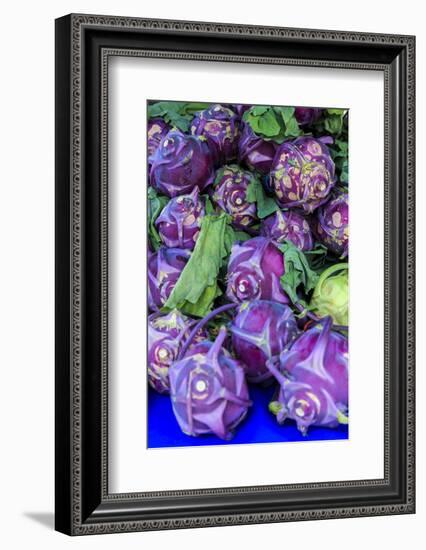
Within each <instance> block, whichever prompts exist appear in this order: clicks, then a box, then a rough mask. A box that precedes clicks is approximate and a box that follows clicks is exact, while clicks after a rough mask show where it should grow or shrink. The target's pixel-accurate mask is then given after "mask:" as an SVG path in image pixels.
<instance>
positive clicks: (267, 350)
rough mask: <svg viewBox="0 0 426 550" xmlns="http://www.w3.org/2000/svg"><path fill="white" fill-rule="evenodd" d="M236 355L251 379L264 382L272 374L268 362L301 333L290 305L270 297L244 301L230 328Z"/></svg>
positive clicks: (251, 380)
mask: <svg viewBox="0 0 426 550" xmlns="http://www.w3.org/2000/svg"><path fill="white" fill-rule="evenodd" d="M230 330H231V332H232V344H233V347H234V351H235V354H236V356H237V357H238V358H239V359H240V360H241V361H242V362H243V364H244V366H245V370H246V374H247V379H248V380H249V381H250V382H263V381H264V380H266V379H268V378H271V377H272V374H271V372H270V371H269V370H268V368H267V366H266V362H267V361H268V360H269V359H271V358H272V357H274V356H277V355H279V354H280V353H281V352H282V351H283V350H284V349H286V348H287V347H288V346H289V345H290V344H291V343H292V342H293V340H294V339H295V338H296V337H297V335H298V329H297V323H296V319H295V317H294V315H293V312H292V310H291V309H290V307H289V306H285V305H283V304H279V303H277V302H270V301H267V300H253V301H251V302H243V303H242V304H241V306H240V307H239V309H238V312H237V315H236V316H235V319H234V320H233V322H232V325H231V327H230Z"/></svg>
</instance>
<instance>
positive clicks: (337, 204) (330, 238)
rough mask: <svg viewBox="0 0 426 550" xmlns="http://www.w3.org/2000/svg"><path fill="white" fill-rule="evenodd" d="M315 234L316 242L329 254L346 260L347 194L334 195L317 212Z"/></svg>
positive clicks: (347, 228)
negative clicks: (328, 251)
mask: <svg viewBox="0 0 426 550" xmlns="http://www.w3.org/2000/svg"><path fill="white" fill-rule="evenodd" d="M315 233H316V235H317V238H318V240H319V241H320V242H321V243H322V244H323V245H324V246H326V247H327V248H328V249H329V250H331V252H334V254H337V255H338V256H340V258H346V256H347V255H348V247H349V204H348V193H346V192H339V193H336V194H335V195H334V196H333V197H332V198H331V199H330V200H329V201H328V202H327V203H326V204H324V205H323V206H321V207H320V208H319V209H318V211H317V223H316V224H315Z"/></svg>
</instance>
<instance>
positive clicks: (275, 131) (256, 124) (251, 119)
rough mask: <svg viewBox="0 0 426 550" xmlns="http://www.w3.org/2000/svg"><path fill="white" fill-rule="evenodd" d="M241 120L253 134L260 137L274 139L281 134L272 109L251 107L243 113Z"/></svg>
mask: <svg viewBox="0 0 426 550" xmlns="http://www.w3.org/2000/svg"><path fill="white" fill-rule="evenodd" d="M243 120H244V121H245V122H247V124H249V126H251V129H252V130H253V132H254V133H255V134H257V135H260V136H262V137H265V138H269V139H275V138H277V137H279V136H280V134H281V126H280V124H279V122H278V119H277V116H276V114H275V111H274V110H273V108H272V107H264V106H256V107H252V108H251V109H249V110H248V111H246V112H245V113H244V115H243Z"/></svg>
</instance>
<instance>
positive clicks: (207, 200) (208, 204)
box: [201, 195, 215, 214]
mask: <svg viewBox="0 0 426 550" xmlns="http://www.w3.org/2000/svg"><path fill="white" fill-rule="evenodd" d="M201 198H202V199H204V204H205V209H206V214H214V213H215V209H214V206H213V204H212V201H211V200H210V197H209V196H208V195H201Z"/></svg>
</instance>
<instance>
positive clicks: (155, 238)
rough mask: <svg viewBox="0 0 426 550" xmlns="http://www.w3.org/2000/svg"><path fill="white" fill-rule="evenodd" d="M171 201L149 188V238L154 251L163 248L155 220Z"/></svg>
mask: <svg viewBox="0 0 426 550" xmlns="http://www.w3.org/2000/svg"><path fill="white" fill-rule="evenodd" d="M169 200H170V199H169V198H168V197H164V196H162V195H157V193H156V191H155V189H154V188H153V187H151V186H150V187H148V238H149V241H150V243H151V245H152V248H153V249H154V250H158V249H159V248H160V246H161V239H160V235H159V233H158V231H157V229H156V227H155V220H156V219H157V218H158V216H159V215H160V214H161V211H162V210H163V208H164V207H165V206H166V204H167V203H168V202H169Z"/></svg>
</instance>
